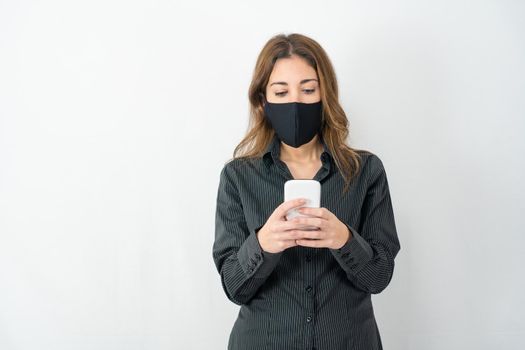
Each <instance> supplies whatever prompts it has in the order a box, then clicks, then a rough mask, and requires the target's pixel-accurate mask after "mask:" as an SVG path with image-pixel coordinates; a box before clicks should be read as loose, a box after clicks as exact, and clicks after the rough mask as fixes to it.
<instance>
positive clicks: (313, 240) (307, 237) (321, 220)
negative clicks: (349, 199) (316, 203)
mask: <svg viewBox="0 0 525 350" xmlns="http://www.w3.org/2000/svg"><path fill="white" fill-rule="evenodd" d="M298 212H299V213H301V214H306V215H311V216H315V217H309V218H307V217H296V218H294V219H292V220H291V221H294V222H296V223H299V224H304V225H308V226H316V227H319V230H316V231H305V230H295V231H297V232H300V233H301V236H302V237H303V238H301V239H297V240H296V243H297V244H298V245H301V246H304V247H314V248H331V249H339V248H341V247H342V246H343V245H345V243H346V242H347V241H348V240H349V239H350V238H352V233H351V232H350V230H349V229H348V227H347V226H346V225H345V224H344V223H343V222H341V220H339V219H338V218H337V216H335V214H333V213H332V212H331V211H330V210H328V209H326V208H309V207H303V208H299V209H298Z"/></svg>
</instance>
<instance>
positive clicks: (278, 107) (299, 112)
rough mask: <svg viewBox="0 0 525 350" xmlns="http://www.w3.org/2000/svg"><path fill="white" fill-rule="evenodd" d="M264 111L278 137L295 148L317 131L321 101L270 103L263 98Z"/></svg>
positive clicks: (308, 140)
mask: <svg viewBox="0 0 525 350" xmlns="http://www.w3.org/2000/svg"><path fill="white" fill-rule="evenodd" d="M264 112H265V114H266V118H267V119H268V120H269V121H270V124H271V125H272V127H273V129H274V130H275V133H276V134H277V136H278V137H279V139H281V141H283V142H284V143H286V144H287V145H289V146H292V147H294V148H297V147H299V146H301V145H304V144H305V143H308V142H310V141H311V140H312V139H313V138H314V136H315V134H317V132H318V131H319V128H320V127H321V115H322V101H319V102H314V103H302V102H287V103H270V102H268V100H266V98H265V105H264Z"/></svg>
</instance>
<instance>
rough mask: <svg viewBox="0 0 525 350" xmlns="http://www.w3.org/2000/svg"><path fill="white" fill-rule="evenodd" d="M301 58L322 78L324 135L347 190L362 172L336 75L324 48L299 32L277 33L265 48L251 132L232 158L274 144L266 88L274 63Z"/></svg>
mask: <svg viewBox="0 0 525 350" xmlns="http://www.w3.org/2000/svg"><path fill="white" fill-rule="evenodd" d="M291 55H298V56H300V57H302V58H303V59H305V60H306V62H307V63H308V64H309V65H310V66H312V67H313V68H314V69H315V70H316V72H317V75H318V76H319V86H320V93H321V101H322V105H323V116H322V121H321V134H322V137H323V140H324V141H325V143H326V145H327V147H328V149H329V150H330V152H331V153H332V155H333V157H334V160H335V163H336V166H337V167H338V169H339V170H340V173H341V175H342V176H343V179H344V181H345V188H344V191H346V190H347V188H348V185H349V183H350V181H351V180H352V178H353V177H354V175H355V174H356V173H357V172H358V171H359V167H360V164H361V158H360V155H359V154H358V151H359V150H357V149H353V148H351V147H350V146H348V145H347V144H346V138H347V136H348V133H349V131H348V119H347V118H346V115H345V112H344V111H343V108H342V107H341V105H340V104H339V97H338V87H337V79H336V76H335V72H334V69H333V66H332V63H331V62H330V59H329V58H328V55H327V54H326V52H325V51H324V49H323V48H322V47H321V46H320V45H319V44H318V43H317V42H316V41H315V40H313V39H311V38H309V37H307V36H304V35H302V34H298V33H292V34H289V35H285V34H278V35H276V36H274V37H272V38H271V39H270V40H269V41H268V42H267V43H266V44H265V45H264V47H263V49H262V51H261V52H260V54H259V57H258V58H257V62H256V65H255V69H254V72H253V77H252V81H251V84H250V88H249V91H248V98H249V101H250V120H249V125H248V131H247V133H246V135H245V136H244V138H243V139H242V140H241V142H240V143H239V144H238V145H237V147H235V150H234V152H233V157H234V158H233V159H235V158H256V157H261V156H262V154H263V153H264V151H265V150H266V148H267V146H268V144H269V143H270V142H271V140H272V138H273V136H274V133H275V131H274V130H273V128H272V126H271V124H270V123H269V122H268V121H267V120H266V118H265V115H264V108H263V101H264V96H265V92H266V85H267V84H268V80H269V79H270V74H271V73H272V70H273V66H274V64H275V61H276V60H277V59H279V58H283V57H290V56H291Z"/></svg>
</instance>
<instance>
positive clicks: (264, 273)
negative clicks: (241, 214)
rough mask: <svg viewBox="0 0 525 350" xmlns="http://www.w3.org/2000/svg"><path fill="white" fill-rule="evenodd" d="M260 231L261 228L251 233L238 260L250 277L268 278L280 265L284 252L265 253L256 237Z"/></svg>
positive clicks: (241, 249) (241, 248) (240, 250)
mask: <svg viewBox="0 0 525 350" xmlns="http://www.w3.org/2000/svg"><path fill="white" fill-rule="evenodd" d="M259 229H260V227H259V228H257V229H255V230H251V231H250V235H249V236H248V238H246V240H245V241H244V243H243V244H242V245H241V247H240V248H239V251H238V252H237V259H238V260H239V263H240V264H241V268H242V269H243V271H244V272H245V273H246V274H247V275H248V277H252V276H253V277H256V278H266V277H268V276H269V275H270V274H271V273H272V271H273V270H274V269H275V266H277V264H278V263H279V259H280V258H281V253H282V252H279V253H270V252H265V251H263V250H262V248H261V245H260V243H259V240H258V239H257V235H256V233H257V231H258V230H259Z"/></svg>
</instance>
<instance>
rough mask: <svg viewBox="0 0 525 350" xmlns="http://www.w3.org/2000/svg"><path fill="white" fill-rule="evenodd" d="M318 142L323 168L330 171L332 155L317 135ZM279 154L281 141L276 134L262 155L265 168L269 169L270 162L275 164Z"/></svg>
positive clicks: (321, 137) (321, 138)
mask: <svg viewBox="0 0 525 350" xmlns="http://www.w3.org/2000/svg"><path fill="white" fill-rule="evenodd" d="M318 136H319V140H320V141H321V144H322V145H323V153H321V162H322V163H323V166H324V167H326V168H327V169H328V170H330V167H331V165H332V164H333V155H332V152H330V150H329V149H328V146H327V145H326V143H325V142H324V139H323V136H322V135H321V134H318ZM280 154H281V140H280V139H279V138H278V137H277V134H274V136H273V138H272V140H271V141H270V143H269V144H268V147H266V151H265V152H264V154H263V161H264V163H265V164H266V166H267V167H268V168H269V167H270V165H271V164H272V162H275V161H277V160H278V159H279V155H280Z"/></svg>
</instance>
